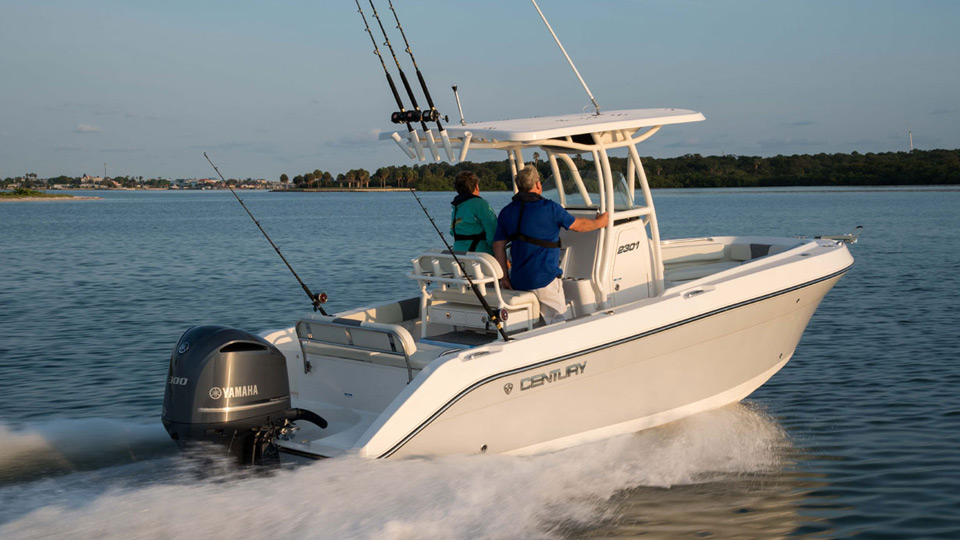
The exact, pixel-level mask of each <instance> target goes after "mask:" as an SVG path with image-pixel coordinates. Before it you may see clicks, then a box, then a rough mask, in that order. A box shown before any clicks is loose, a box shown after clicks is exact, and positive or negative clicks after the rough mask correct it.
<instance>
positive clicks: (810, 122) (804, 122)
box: [787, 120, 816, 127]
mask: <svg viewBox="0 0 960 540" xmlns="http://www.w3.org/2000/svg"><path fill="white" fill-rule="evenodd" d="M814 124H816V122H814V121H813V120H798V121H796V122H790V123H789V124H787V125H788V126H790V127H802V126H812V125H814Z"/></svg>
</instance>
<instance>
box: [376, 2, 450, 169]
mask: <svg viewBox="0 0 960 540" xmlns="http://www.w3.org/2000/svg"><path fill="white" fill-rule="evenodd" d="M387 1H388V3H389V4H390V11H392V12H393V18H394V20H396V21H397V29H398V30H400V35H401V36H403V44H404V46H406V48H407V54H409V55H410V60H411V61H412V62H413V67H414V69H416V70H417V79H419V80H420V88H421V89H423V95H424V96H425V97H426V98H427V105H429V106H430V110H429V111H425V112H424V113H423V120H424V121H426V122H436V123H437V130H438V131H439V132H440V137H441V139H443V148H444V149H445V150H446V151H447V157H448V158H449V159H450V161H453V159H454V156H453V148H452V147H451V146H450V138H449V137H448V136H447V130H445V129H443V124H441V123H440V111H438V110H437V107H436V106H434V104H433V98H432V97H430V90H427V83H426V81H424V79H423V73H421V72H420V66H418V65H417V59H416V58H414V57H413V51H412V50H411V49H410V42H409V41H407V34H406V33H405V32H404V31H403V26H401V25H400V17H399V16H397V10H396V8H394V7H393V0H387ZM430 136H431V135H428V137H430Z"/></svg>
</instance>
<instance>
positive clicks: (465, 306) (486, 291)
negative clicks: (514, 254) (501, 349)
mask: <svg viewBox="0 0 960 540" xmlns="http://www.w3.org/2000/svg"><path fill="white" fill-rule="evenodd" d="M456 255H457V258H458V259H460V262H461V263H463V266H464V269H465V270H466V272H467V274H468V275H469V277H470V280H472V281H473V283H474V284H475V285H476V286H477V289H478V290H479V291H480V294H481V295H483V297H484V300H486V302H487V304H489V305H490V307H491V308H493V309H496V310H498V311H499V313H500V319H501V320H502V321H503V324H504V329H505V330H506V331H507V332H516V331H521V330H530V329H532V328H533V326H534V324H535V323H536V322H537V320H538V319H539V318H540V302H539V300H537V296H536V295H535V294H533V293H532V292H528V291H511V290H505V289H501V288H500V279H501V278H502V277H503V269H502V268H500V263H498V262H497V259H495V258H494V257H493V256H492V255H490V254H488V253H480V252H472V251H471V252H465V253H461V252H457V253H456ZM408 277H410V278H413V279H416V280H417V282H418V283H419V284H420V292H421V310H420V313H421V314H422V328H421V330H422V331H421V334H422V336H423V337H428V336H429V335H431V334H433V333H437V332H438V330H440V329H438V328H437V325H446V326H448V327H451V326H452V327H454V329H470V330H482V331H485V332H496V329H495V328H494V327H493V325H491V324H490V321H489V316H488V315H487V312H486V311H485V310H484V309H483V306H482V305H481V304H480V300H479V299H478V298H477V295H476V294H475V293H474V292H473V290H472V289H471V287H470V281H468V280H467V278H466V276H465V275H464V273H463V271H462V270H461V269H460V266H459V265H458V264H457V262H456V260H455V259H454V257H453V255H451V254H450V252H449V251H448V250H430V251H427V252H425V253H422V254H421V255H419V256H418V257H416V258H415V259H413V272H412V273H410V274H408ZM433 284H436V285H437V286H436V287H432V288H428V286H432V285H433Z"/></svg>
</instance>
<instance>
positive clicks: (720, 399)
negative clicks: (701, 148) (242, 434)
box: [276, 238, 853, 458]
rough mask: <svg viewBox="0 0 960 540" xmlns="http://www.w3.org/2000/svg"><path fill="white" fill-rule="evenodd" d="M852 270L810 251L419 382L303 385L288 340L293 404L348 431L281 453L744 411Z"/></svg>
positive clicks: (569, 438) (486, 351) (331, 377)
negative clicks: (737, 407)
mask: <svg viewBox="0 0 960 540" xmlns="http://www.w3.org/2000/svg"><path fill="white" fill-rule="evenodd" d="M741 240H742V239H741ZM752 240H757V239H756V238H754V239H752ZM766 240H770V239H766ZM716 241H726V242H732V241H733V239H712V240H711V242H716ZM780 241H781V242H782V241H784V239H780ZM852 263H853V259H852V257H851V256H850V254H849V252H848V251H847V249H846V247H845V246H843V245H838V244H837V243H834V242H828V241H817V242H813V241H807V242H802V243H800V244H797V246H796V247H795V248H792V249H789V250H787V251H784V252H782V253H780V254H777V255H772V256H769V257H766V258H764V259H758V260H757V261H754V262H750V263H749V264H744V265H740V266H737V267H736V268H731V269H729V270H726V271H720V272H717V273H715V274H711V275H708V276H706V277H704V278H701V279H695V280H692V281H689V282H686V283H683V284H679V285H674V286H672V287H669V288H667V290H666V292H665V293H664V294H663V295H661V296H658V297H654V298H646V299H642V300H639V301H635V302H632V303H629V304H627V305H624V306H618V307H614V308H611V309H609V310H606V311H602V312H597V313H594V314H591V315H588V316H584V317H579V318H577V319H574V320H571V321H567V322H566V323H563V324H559V325H550V326H546V327H540V328H536V329H534V330H532V331H527V332H522V333H520V334H518V335H517V338H516V339H514V340H511V341H508V342H502V341H496V342H492V343H489V344H487V345H483V346H478V347H470V348H466V349H463V350H459V351H458V350H452V351H449V352H448V353H447V354H442V355H440V356H439V357H438V358H437V359H436V360H434V361H433V362H431V363H430V364H429V365H426V366H425V367H424V368H423V369H422V370H420V372H419V373H417V374H416V376H415V377H414V378H413V380H412V381H410V382H409V384H408V383H407V380H406V378H405V372H403V370H401V369H399V368H389V367H385V366H372V365H371V364H369V363H356V362H354V363H350V362H346V361H344V362H326V363H325V364H324V365H323V366H321V367H316V368H314V370H313V371H311V372H310V373H307V374H302V373H298V371H300V370H298V369H297V367H298V366H299V365H300V364H302V360H301V359H300V356H299V351H300V348H299V347H298V346H297V343H296V335H295V334H294V333H293V332H292V331H290V330H287V331H285V332H280V333H277V334H276V336H277V337H278V338H279V337H280V336H287V337H286V338H284V339H287V340H288V341H287V343H286V345H285V347H286V349H285V352H286V353H287V354H288V369H289V371H290V372H291V373H290V374H291V387H292V388H295V389H297V390H298V391H297V392H295V394H294V398H293V401H294V404H295V405H296V406H298V407H303V408H307V409H310V410H313V411H315V412H317V413H318V414H320V415H321V416H324V417H325V418H331V419H333V421H332V422H331V423H332V424H337V422H338V419H339V420H341V422H340V424H341V425H340V426H339V427H331V429H330V430H329V431H328V432H327V433H322V432H320V431H319V430H316V429H314V430H313V431H311V430H310V428H306V429H305V430H304V432H303V433H302V435H301V436H298V437H296V439H293V440H288V441H282V442H281V443H280V444H281V446H282V447H284V448H285V449H287V450H290V451H294V452H298V453H304V454H308V455H314V456H333V455H340V454H343V453H359V454H360V455H362V456H365V457H371V458H384V457H402V456H420V455H438V454H464V453H481V452H491V453H507V454H530V453H539V452H544V451H550V450H554V449H559V448H564V447H568V446H572V445H576V444H581V443H584V442H588V441H592V440H596V439H601V438H605V437H610V436H613V435H618V434H622V433H630V432H635V431H640V430H643V429H648V428H651V427H654V426H658V425H661V424H664V423H667V422H672V421H675V420H678V419H680V418H684V417H686V416H690V415H692V414H696V413H699V412H702V411H706V410H710V409H714V408H718V407H722V406H724V405H727V404H729V403H735V402H737V401H740V400H741V399H743V398H745V397H746V396H748V395H750V394H751V393H752V392H753V391H754V390H756V389H757V388H758V387H759V386H761V385H762V384H763V383H764V382H766V381H767V380H768V379H769V378H770V377H772V376H773V375H774V374H775V373H776V372H777V371H779V370H780V369H781V368H782V367H783V366H784V365H785V364H786V362H787V361H788V360H789V359H790V358H791V357H792V356H793V353H794V350H795V349H796V347H797V344H798V343H799V341H800V338H801V336H802V334H803V331H804V329H805V328H806V326H807V323H808V322H809V320H810V318H811V316H812V315H813V313H814V312H815V310H816V309H817V306H818V305H819V304H820V301H821V300H822V299H823V298H824V296H825V295H826V294H827V292H828V291H829V290H830V289H831V288H832V287H833V285H834V284H835V283H836V282H837V281H838V280H839V279H840V277H841V276H842V275H843V274H844V273H845V272H846V271H847V270H848V269H849V268H850V266H851V265H852ZM291 336H292V339H289V338H290V337H291ZM276 341H278V342H279V341H283V339H277V340H276ZM278 344H279V343H278ZM281 348H284V345H282V344H281ZM318 363H319V362H318ZM380 374H382V375H380ZM390 377H392V378H390ZM390 388H393V389H394V390H390ZM365 392H369V393H370V396H371V397H369V398H368V397H366V395H365ZM391 394H392V395H393V396H394V397H393V398H392V401H389V403H387V402H385V401H384V398H387V399H388V400H389V399H390V398H389V397H388V396H389V395H391ZM345 395H349V396H350V397H348V398H345V397H343V396H345ZM351 400H353V401H351ZM351 403H357V404H358V405H356V406H352V405H351ZM361 403H365V404H366V405H361Z"/></svg>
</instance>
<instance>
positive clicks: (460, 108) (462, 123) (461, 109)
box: [453, 85, 467, 126]
mask: <svg viewBox="0 0 960 540" xmlns="http://www.w3.org/2000/svg"><path fill="white" fill-rule="evenodd" d="M453 97H455V98H457V110H458V111H460V125H461V126H465V125H467V121H466V120H464V118H463V107H461V106H460V94H458V93H457V85H453Z"/></svg>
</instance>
